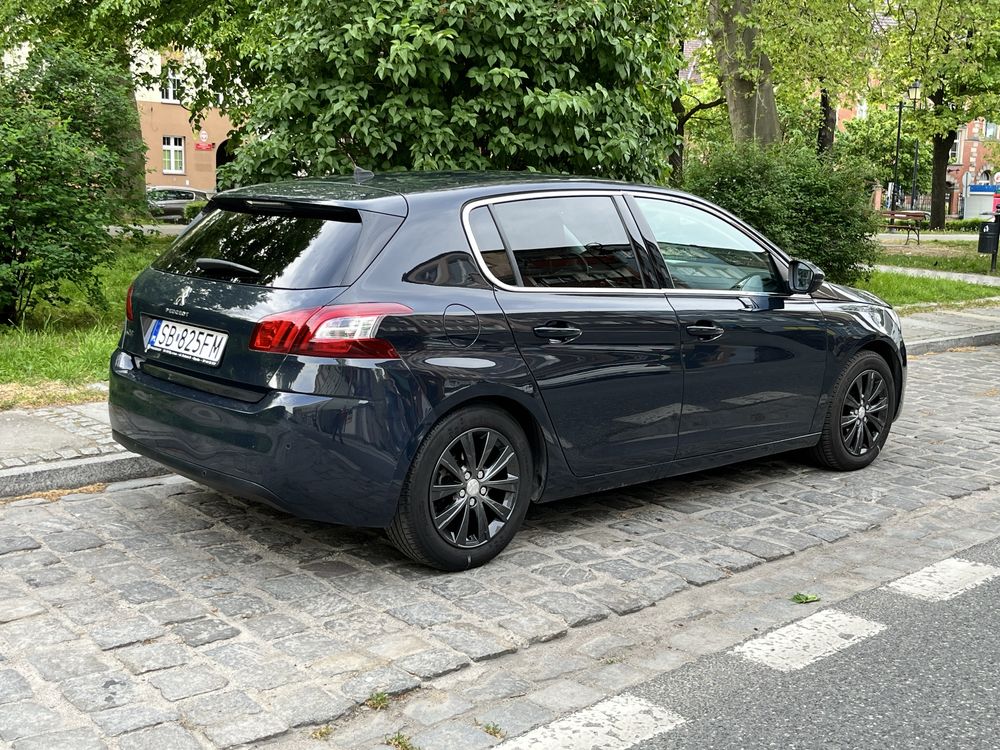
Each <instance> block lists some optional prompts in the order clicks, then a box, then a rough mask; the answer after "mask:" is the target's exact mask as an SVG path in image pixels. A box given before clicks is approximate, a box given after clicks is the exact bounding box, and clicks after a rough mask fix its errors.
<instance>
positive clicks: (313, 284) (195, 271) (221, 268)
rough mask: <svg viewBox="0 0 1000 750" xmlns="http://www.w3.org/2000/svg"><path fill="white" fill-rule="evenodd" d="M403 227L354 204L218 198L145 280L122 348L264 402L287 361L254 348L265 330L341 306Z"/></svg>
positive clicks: (157, 369) (156, 368)
mask: <svg viewBox="0 0 1000 750" xmlns="http://www.w3.org/2000/svg"><path fill="white" fill-rule="evenodd" d="M400 201H401V202H402V198H400ZM403 206H404V207H405V202H403ZM402 213H403V214H404V215H405V210H404V211H402ZM402 221H403V217H402V216H397V215H391V214H388V213H380V212H374V211H367V210H364V209H360V208H357V207H353V206H349V205H348V206H344V205H331V204H329V203H326V204H322V205H318V204H315V203H305V202H302V201H296V200H281V199H275V198H272V197H268V199H266V200H253V199H250V198H246V197H239V198H227V197H225V195H222V196H217V197H216V198H215V199H213V200H212V202H211V203H210V204H209V206H208V208H207V209H206V211H205V212H204V213H203V214H202V215H201V216H200V217H199V219H198V220H197V221H196V222H195V223H194V224H192V225H191V227H190V228H189V229H188V230H187V231H186V232H185V233H184V234H183V235H181V236H180V237H179V238H178V239H177V240H176V241H175V242H174V243H173V244H172V245H171V247H170V248H169V249H168V250H167V251H166V252H165V253H164V254H163V255H161V256H160V257H159V258H158V259H157V260H156V261H154V262H153V264H152V266H151V267H150V268H148V269H146V270H145V271H144V272H143V273H142V274H141V275H140V276H139V277H138V278H137V279H136V281H135V285H134V287H133V293H132V309H133V321H132V322H131V323H129V324H128V325H126V329H125V334H124V336H123V340H122V346H123V349H124V350H125V351H127V352H129V353H130V354H133V355H137V356H138V357H139V358H140V359H141V360H142V367H143V369H144V370H145V371H147V372H148V373H149V374H152V375H155V376H158V377H162V378H165V379H168V380H172V381H174V382H178V383H181V384H185V385H190V386H194V387H204V386H206V385H208V384H214V387H207V388H206V389H207V390H211V391H214V392H218V393H225V392H226V391H225V388H226V386H227V384H228V385H231V386H234V388H233V395H237V396H238V397H240V396H242V397H244V398H245V397H247V396H246V393H241V391H240V389H241V388H242V389H249V390H248V391H247V393H249V394H251V395H252V393H253V392H254V391H255V390H257V391H260V392H261V393H262V392H263V389H265V388H267V387H268V386H269V385H270V384H271V379H272V377H273V376H274V374H275V373H276V372H277V370H278V368H279V367H280V366H281V363H282V361H283V360H284V359H285V355H284V354H280V353H271V352H262V351H255V350H252V349H250V342H251V337H252V334H253V331H254V328H255V326H256V325H257V323H258V322H259V321H260V320H261V319H262V318H264V317H266V316H268V315H273V314H275V313H281V312H287V311H291V310H309V309H315V308H319V307H322V306H323V305H325V304H328V303H330V302H331V301H332V300H334V299H336V297H338V296H339V295H340V294H341V293H342V292H343V291H344V290H345V289H346V288H347V287H348V286H350V284H352V283H353V282H354V281H355V280H356V279H357V277H358V276H359V275H360V273H361V272H362V271H363V270H364V269H365V268H366V267H367V265H368V264H370V262H371V260H373V259H374V257H375V256H376V255H377V254H378V252H380V251H381V249H382V248H383V247H384V246H385V244H386V243H387V242H388V240H389V239H390V238H391V236H392V234H393V233H394V232H395V231H396V229H398V228H399V225H400V224H401V223H402Z"/></svg>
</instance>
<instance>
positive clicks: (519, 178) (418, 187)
mask: <svg viewBox="0 0 1000 750" xmlns="http://www.w3.org/2000/svg"><path fill="white" fill-rule="evenodd" d="M369 175H370V173H369ZM556 188H558V189H574V188H576V189H581V190H586V189H605V190H607V189H609V188H613V189H622V188H625V189H629V188H631V189H644V190H655V191H656V192H664V193H675V194H676V193H677V191H673V190H668V189H666V188H662V187H657V186H653V185H640V184H638V183H626V182H618V181H615V180H605V179H601V178H599V177H582V176H577V175H566V174H543V173H540V172H499V171H493V172H490V171H483V172H471V171H469V172H462V171H454V172H383V173H380V174H375V175H370V176H368V175H365V176H361V177H358V178H356V177H353V176H338V177H312V178H303V179H298V180H284V181H281V182H271V183H265V184H261V185H250V186H247V187H242V188H236V189H234V190H227V191H226V192H224V193H220V194H219V196H220V197H222V198H235V199H239V200H252V199H255V198H256V199H262V200H279V201H290V202H306V203H314V204H330V205H337V206H346V207H350V208H356V209H359V210H362V209H363V210H369V211H376V212H383V213H390V214H394V215H397V216H405V215H406V213H407V208H406V204H407V199H408V198H413V197H417V196H420V195H426V194H442V193H447V194H450V195H451V196H452V197H453V198H454V199H455V200H456V201H461V202H464V201H466V200H474V199H475V198H478V197H485V196H488V195H497V194H503V193H513V192H531V191H538V190H552V189H556Z"/></svg>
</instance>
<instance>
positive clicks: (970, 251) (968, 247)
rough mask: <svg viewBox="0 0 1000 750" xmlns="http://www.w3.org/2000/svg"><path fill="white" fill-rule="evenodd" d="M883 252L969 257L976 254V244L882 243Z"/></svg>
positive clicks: (930, 242) (930, 241)
mask: <svg viewBox="0 0 1000 750" xmlns="http://www.w3.org/2000/svg"><path fill="white" fill-rule="evenodd" d="M881 245H882V250H884V251H885V252H887V253H892V254H893V255H914V256H933V257H936V258H957V257H967V256H969V255H975V254H976V242H975V241H969V242H944V241H941V242H935V241H932V240H924V241H923V242H921V243H920V244H919V245H918V244H917V243H916V241H913V242H910V244H909V245H903V244H898V245H897V244H895V243H892V242H882V243H881Z"/></svg>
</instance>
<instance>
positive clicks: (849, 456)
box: [813, 351, 896, 471]
mask: <svg viewBox="0 0 1000 750" xmlns="http://www.w3.org/2000/svg"><path fill="white" fill-rule="evenodd" d="M895 413H896V384H895V381H894V379H893V376H892V370H890V369H889V365H888V363H887V362H886V361H885V360H884V359H882V357H880V356H879V355H878V354H876V353H875V352H871V351H862V352H858V353H857V354H856V355H854V357H852V358H851V360H850V361H849V362H848V363H847V367H845V368H844V371H843V372H842V373H841V374H840V377H839V378H838V379H837V383H836V385H835V386H834V387H833V398H832V399H830V407H829V410H828V411H827V414H826V420H825V422H824V423H823V431H822V433H821V436H820V441H819V443H818V444H817V445H816V447H815V448H813V456H814V457H815V458H816V459H817V460H818V461H819V462H820V463H821V464H823V465H824V466H826V467H828V468H830V469H835V470H837V471H855V470H857V469H863V468H864V467H866V466H868V465H869V464H870V463H871V462H872V461H874V460H875V458H876V457H877V456H878V454H879V453H881V452H882V446H884V445H885V441H886V439H887V438H888V437H889V429H890V428H891V427H892V419H893V415H894V414H895Z"/></svg>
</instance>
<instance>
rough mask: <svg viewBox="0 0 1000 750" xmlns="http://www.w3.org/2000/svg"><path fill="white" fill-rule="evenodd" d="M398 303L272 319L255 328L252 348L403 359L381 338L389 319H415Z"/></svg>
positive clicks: (286, 314)
mask: <svg viewBox="0 0 1000 750" xmlns="http://www.w3.org/2000/svg"><path fill="white" fill-rule="evenodd" d="M412 314H413V310H412V309H411V308H409V307H407V306H406V305H401V304H399V303H396V302H363V303H359V304H354V305H328V306H326V307H319V308H310V309H307V310H290V311H288V312H283V313H276V314H275V315H268V316H267V317H266V318H263V319H262V320H260V321H259V322H258V323H257V325H256V326H254V329H253V333H252V334H251V336H250V348H251V349H253V350H255V351H260V352H273V353H277V354H305V355H309V356H312V357H344V358H351V359H399V354H398V352H396V349H395V347H393V345H392V344H391V343H389V342H388V341H386V340H385V339H380V338H378V327H379V324H380V323H381V322H382V320H383V318H385V317H386V316H387V315H412Z"/></svg>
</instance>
